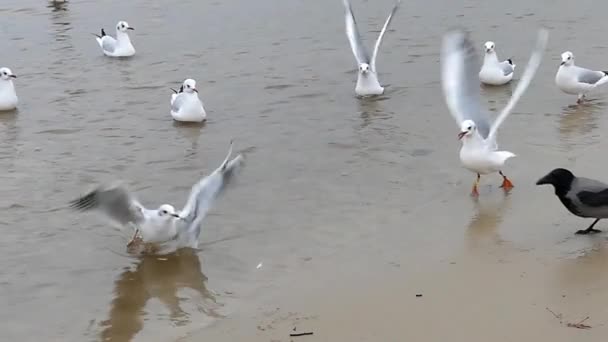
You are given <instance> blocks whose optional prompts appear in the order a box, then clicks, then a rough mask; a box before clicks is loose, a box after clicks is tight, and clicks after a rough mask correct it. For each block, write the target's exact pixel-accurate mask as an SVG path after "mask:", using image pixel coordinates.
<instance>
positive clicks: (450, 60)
mask: <svg viewBox="0 0 608 342" xmlns="http://www.w3.org/2000/svg"><path fill="white" fill-rule="evenodd" d="M548 36H549V33H548V32H547V30H544V29H542V30H540V31H539V33H538V39H537V42H536V47H535V48H534V51H533V52H532V56H531V57H530V61H529V62H528V66H527V67H526V70H525V71H524V73H523V75H522V77H521V80H520V81H519V84H518V85H517V88H516V89H515V91H514V92H513V96H512V97H511V99H510V100H509V102H508V103H507V105H506V106H505V108H504V109H503V110H502V112H500V114H499V115H498V117H497V118H496V120H494V122H493V123H492V124H491V125H490V122H489V120H488V113H487V112H486V111H485V110H482V109H481V106H480V101H479V81H478V80H477V68H478V66H479V64H478V62H477V54H476V53H475V47H474V45H473V43H472V42H471V40H470V38H469V37H468V35H467V34H465V33H463V32H458V31H455V32H451V33H448V34H447V35H446V36H445V37H444V39H443V47H442V52H441V76H442V77H441V80H442V86H443V91H444V95H445V99H446V102H447V106H448V109H449V112H450V114H452V116H453V117H454V119H456V122H457V124H458V125H459V126H460V133H459V134H458V138H459V139H460V140H462V147H461V148H460V161H461V162H462V164H463V166H464V167H465V168H467V169H468V170H470V171H472V172H475V173H476V174H477V178H476V180H475V183H474V184H473V189H472V191H471V195H473V196H478V195H479V192H478V191H477V187H478V185H479V179H480V177H481V175H483V174H489V173H494V172H498V173H499V174H500V175H501V176H502V177H503V182H502V185H501V187H502V188H504V190H505V191H508V190H510V189H511V188H512V187H513V184H512V183H511V181H510V180H509V179H508V178H507V177H506V176H505V175H504V174H503V173H502V170H501V169H502V167H503V166H504V164H505V161H506V160H507V159H509V158H511V157H514V156H515V154H513V153H511V152H509V151H498V144H497V142H496V134H497V132H498V128H499V127H500V125H501V124H502V123H503V122H504V121H505V119H506V118H507V116H508V115H509V114H510V113H511V110H512V109H513V107H514V106H515V104H516V103H517V101H518V100H519V98H520V97H521V96H522V95H523V93H524V92H525V91H526V88H527V87H528V85H529V84H530V81H532V78H533V77H534V74H535V73H536V70H537V69H538V66H539V65H540V62H541V58H542V55H543V52H544V50H545V46H546V44H547V39H548Z"/></svg>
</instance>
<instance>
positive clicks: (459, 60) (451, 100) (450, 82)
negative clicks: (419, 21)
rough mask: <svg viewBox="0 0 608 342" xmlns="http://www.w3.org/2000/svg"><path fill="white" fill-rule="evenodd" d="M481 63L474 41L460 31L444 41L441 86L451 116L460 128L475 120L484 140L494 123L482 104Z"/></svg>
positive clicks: (448, 35)
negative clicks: (480, 85)
mask: <svg viewBox="0 0 608 342" xmlns="http://www.w3.org/2000/svg"><path fill="white" fill-rule="evenodd" d="M478 68H479V62H478V57H477V53H476V52H475V46H474V45H473V42H472V41H471V39H470V37H469V36H468V35H467V34H466V33H464V32H460V31H454V32H450V33H448V34H446V35H445V37H444V38H443V46H442V49H441V84H442V86H443V93H444V96H445V101H446V103H447V106H448V109H449V112H450V114H452V116H453V117H454V119H456V123H457V124H458V125H459V128H460V124H461V123H462V122H463V121H465V120H473V122H475V125H476V126H477V129H478V130H479V133H480V134H481V136H482V137H484V138H485V137H487V136H488V134H489V132H490V121H489V120H488V114H487V113H486V111H485V110H483V111H482V109H481V106H480V102H479V79H478V70H477V69H478Z"/></svg>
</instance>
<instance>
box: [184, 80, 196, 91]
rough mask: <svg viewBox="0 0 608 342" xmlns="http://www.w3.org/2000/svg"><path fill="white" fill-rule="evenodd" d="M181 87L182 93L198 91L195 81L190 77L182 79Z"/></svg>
mask: <svg viewBox="0 0 608 342" xmlns="http://www.w3.org/2000/svg"><path fill="white" fill-rule="evenodd" d="M183 87H184V93H198V90H197V89H196V81H195V80H193V79H191V78H189V79H187V80H185V81H184V85H183Z"/></svg>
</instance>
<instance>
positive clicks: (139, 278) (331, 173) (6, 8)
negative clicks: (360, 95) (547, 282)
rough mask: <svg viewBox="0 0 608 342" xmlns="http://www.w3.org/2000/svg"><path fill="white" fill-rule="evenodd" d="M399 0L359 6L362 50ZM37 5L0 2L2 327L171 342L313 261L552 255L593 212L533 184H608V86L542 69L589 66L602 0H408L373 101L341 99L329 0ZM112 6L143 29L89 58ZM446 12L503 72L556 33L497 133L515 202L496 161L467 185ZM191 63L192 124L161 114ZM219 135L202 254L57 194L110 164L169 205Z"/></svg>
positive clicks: (70, 191) (362, 267) (584, 250)
mask: <svg viewBox="0 0 608 342" xmlns="http://www.w3.org/2000/svg"><path fill="white" fill-rule="evenodd" d="M391 3H392V1H390V0H382V1H376V2H371V1H365V2H364V1H353V7H354V10H355V14H356V15H357V17H358V21H359V25H360V27H361V30H362V33H363V35H364V36H365V37H366V38H367V43H368V45H369V46H371V45H372V40H373V39H375V36H376V35H377V32H378V30H379V28H380V26H381V24H382V22H383V20H384V18H385V17H386V15H387V13H388V11H389V9H390V6H391ZM49 4H50V3H49V2H44V1H34V0H4V1H2V3H1V4H0V15H1V16H2V21H1V22H0V40H1V41H2V42H3V44H4V45H3V46H4V47H3V48H2V52H1V53H0V60H1V62H0V64H2V65H3V66H8V67H10V68H11V69H12V70H13V72H15V73H16V74H17V75H19V78H18V79H17V81H16V87H17V91H18V95H19V98H20V101H21V102H20V106H19V110H18V111H17V112H14V113H4V114H2V115H1V116H0V169H1V170H3V172H2V175H1V176H0V191H1V193H2V198H0V209H1V210H2V213H3V214H2V216H1V217H0V226H1V227H0V229H2V233H3V234H2V239H0V250H1V251H2V259H1V260H0V268H1V269H2V272H0V296H1V297H2V298H3V305H2V306H1V307H2V309H0V322H1V323H0V331H2V336H3V339H6V340H7V341H9V340H10V341H40V340H45V341H85V340H86V341H89V340H90V341H95V340H104V341H130V340H133V341H169V340H173V339H176V338H178V337H180V336H183V335H184V334H187V333H188V332H189V331H192V330H195V329H200V328H201V327H204V326H205V325H207V324H209V323H211V322H213V321H216V320H218V319H222V317H226V316H230V315H231V314H232V313H235V312H239V310H241V308H242V307H243V306H245V305H252V304H253V305H255V303H256V298H257V295H258V294H260V293H264V292H265V291H267V290H268V289H269V288H272V284H274V283H275V282H276V281H277V280H278V279H285V278H295V279H297V277H298V276H299V275H298V270H299V269H301V268H302V267H306V265H324V266H323V267H325V268H326V269H328V270H331V269H335V270H339V272H337V271H336V272H335V275H336V276H339V275H340V274H348V273H351V274H352V272H359V273H362V275H361V277H362V278H365V272H366V270H367V269H369V270H371V269H374V268H376V267H377V265H378V264H386V263H387V262H391V261H392V260H395V259H399V260H415V261H416V262H415V264H416V265H417V267H423V266H424V262H425V260H434V259H438V258H441V257H442V256H445V255H449V254H450V253H453V252H454V251H459V250H462V249H464V250H466V251H468V252H469V253H473V254H474V253H476V251H477V250H478V249H477V248H479V243H482V244H484V246H485V247H484V249H483V250H488V249H491V246H492V244H497V245H499V244H500V245H504V244H508V245H509V246H513V249H512V251H513V252H512V253H517V252H518V251H522V250H525V251H533V252H535V253H537V254H538V255H539V256H540V257H541V258H545V259H546V260H547V262H560V260H562V259H566V260H567V262H568V263H573V262H574V263H576V260H578V258H579V257H580V256H582V257H585V258H586V259H585V260H587V259H588V258H589V254H588V252H590V251H592V250H594V249H595V248H597V245H598V244H597V240H596V241H593V242H590V241H589V239H586V238H575V237H573V236H572V232H573V231H574V230H576V229H578V228H581V227H583V226H585V224H587V222H585V221H583V220H580V219H576V218H574V217H572V216H571V215H569V214H567V213H565V211H564V210H563V209H562V208H561V206H560V204H559V203H558V202H557V201H556V200H555V199H554V198H553V197H552V195H551V192H550V190H549V189H546V188H544V189H540V188H536V187H535V186H534V185H533V184H534V182H535V180H536V179H537V178H538V177H539V176H541V175H543V174H544V173H546V172H547V171H548V170H550V169H551V168H554V167H557V166H566V167H570V168H573V169H574V170H575V171H576V172H577V173H579V174H584V175H586V176H590V177H598V178H603V179H605V180H608V175H606V172H605V167H606V166H607V165H606V160H605V158H603V155H604V153H605V151H606V148H607V147H608V140H606V139H602V131H604V130H605V129H606V128H607V126H608V119H607V117H606V95H605V94H602V93H601V92H599V93H598V95H596V96H595V100H594V101H592V102H590V103H588V104H585V105H583V106H573V104H574V102H575V98H574V97H572V96H566V95H563V94H561V93H560V92H559V91H558V90H557V89H556V87H555V86H554V84H553V77H554V73H555V71H556V69H557V66H558V62H559V54H560V53H561V52H563V51H564V50H571V51H573V52H574V53H575V54H576V56H577V62H578V64H580V65H584V66H590V67H596V68H601V67H605V65H606V63H605V62H606V56H607V55H608V51H607V48H606V46H608V44H607V43H606V40H605V18H604V16H605V15H604V14H605V13H606V10H607V9H608V4H606V3H604V2H601V1H589V0H587V1H580V2H578V6H577V7H576V8H574V7H572V2H567V1H557V2H547V1H543V2H533V1H521V0H517V1H509V2H508V3H506V2H504V1H489V2H483V3H480V2H478V1H464V2H451V1H430V2H429V1H422V0H411V1H403V4H402V8H401V10H400V11H399V12H398V14H397V16H396V18H395V20H394V21H393V26H392V30H391V31H390V32H388V33H387V35H386V37H385V41H384V44H383V46H382V48H381V52H380V57H379V60H378V66H379V70H380V81H381V82H382V83H383V84H387V85H388V88H387V93H386V94H385V95H384V96H382V97H380V98H378V99H375V100H359V99H356V98H355V97H354V96H353V95H354V85H355V79H356V75H355V73H354V70H355V65H354V60H353V57H352V56H351V52H350V49H349V47H348V45H347V40H346V37H345V34H344V28H343V12H342V5H341V3H340V1H331V2H329V1H296V0H288V1H247V0H238V1H197V0H196V1H195V0H186V1H178V2H171V4H170V5H169V4H168V2H161V1H143V0H134V1H115V0H112V1H103V2H100V1H79V0H73V1H70V2H69V3H67V4H65V5H62V6H52V5H49ZM118 20H127V21H128V22H129V23H130V24H131V26H133V27H135V28H136V31H135V32H134V33H133V34H132V40H133V43H134V45H135V47H136V49H137V55H136V56H135V57H134V58H131V59H127V60H113V59H109V58H105V57H104V56H102V54H101V53H100V51H99V50H98V46H97V45H96V43H95V41H94V39H93V36H92V35H91V33H94V32H98V30H99V28H100V27H105V28H106V29H107V30H108V31H113V30H112V29H111V28H112V27H113V26H114V25H115V23H116V22H117V21H118ZM458 25H464V26H466V27H468V28H470V29H471V30H472V33H473V36H474V38H475V39H476V41H477V42H478V43H479V46H480V50H481V46H482V44H483V42H484V41H485V40H493V41H495V42H496V43H497V50H498V53H499V55H500V56H501V57H503V58H507V57H513V58H514V60H515V62H516V64H517V65H518V69H517V70H516V78H517V77H518V76H519V74H520V73H521V71H522V70H523V68H524V67H525V64H526V61H527V58H528V56H529V53H530V51H531V48H532V44H533V40H534V37H535V31H536V28H537V27H538V26H539V25H544V26H547V27H549V28H550V29H551V36H550V43H549V48H548V51H547V54H546V56H545V59H544V63H543V65H542V66H541V68H540V70H539V72H538V74H537V77H536V79H535V80H534V82H533V84H532V85H531V87H530V89H529V91H528V93H527V94H526V95H525V96H524V97H523V99H522V100H521V102H520V104H519V105H518V106H517V107H516V109H515V111H514V113H513V114H512V115H511V117H509V119H508V121H507V122H506V124H505V125H504V126H503V129H502V130H501V132H500V134H499V139H500V143H501V146H502V147H503V148H505V149H508V150H510V151H513V152H515V153H516V154H517V155H518V157H517V158H515V159H512V160H510V161H509V163H508V167H507V168H506V169H505V172H506V173H507V174H508V175H509V176H510V177H511V178H512V179H513V181H514V183H515V186H516V188H515V189H514V191H513V192H512V193H511V195H509V196H507V197H505V196H503V195H502V193H501V192H500V191H499V189H498V188H497V186H498V185H499V183H500V178H499V177H498V176H489V177H484V178H483V179H482V183H483V187H482V189H481V193H482V195H481V199H480V200H479V202H474V201H472V200H471V199H470V198H469V197H468V192H469V190H470V185H471V184H472V181H473V175H472V174H470V173H469V172H468V171H466V170H464V169H462V168H461V167H460V164H459V161H458V154H457V151H458V148H459V143H458V141H457V139H456V133H457V126H456V125H455V124H454V122H453V121H452V118H451V117H450V116H449V115H448V114H447V111H446V109H445V105H444V102H443V97H442V94H441V90H440V81H439V66H438V58H439V56H438V51H439V43H440V38H441V35H442V34H443V32H445V30H447V29H448V28H451V27H454V26H458ZM187 77H192V78H194V79H196V80H197V81H198V87H199V89H200V95H201V97H202V99H203V101H204V102H205V105H206V108H207V111H208V114H209V116H208V122H207V124H206V125H204V126H203V127H200V126H183V125H176V124H174V123H173V122H172V120H171V118H170V116H169V105H168V104H169V96H170V94H171V92H170V90H169V87H176V86H179V84H180V83H181V82H182V81H183V79H185V78H187ZM514 85H515V84H513V85H510V86H506V87H502V88H484V89H483V95H484V96H483V99H484V101H486V102H487V104H488V106H489V107H490V108H492V109H500V108H501V107H502V106H503V105H504V104H505V103H506V101H507V100H508V98H509V96H510V94H511V89H513V87H514ZM231 138H235V139H236V146H237V148H239V149H241V150H245V151H247V166H246V168H245V169H244V170H243V172H242V173H241V177H240V179H239V181H238V182H237V184H236V186H235V187H233V188H231V189H230V191H229V192H228V193H227V194H226V196H224V197H222V198H221V199H220V200H219V202H218V204H217V206H216V208H215V209H214V210H213V211H212V213H211V215H210V216H209V217H208V219H207V221H206V222H205V227H204V228H203V233H202V236H201V240H202V251H201V252H199V253H188V252H182V253H179V254H178V255H173V256H167V257H164V258H144V259H137V258H133V257H130V256H128V255H126V254H125V252H124V245H125V243H126V241H127V238H128V236H125V235H124V234H122V233H120V232H117V231H116V230H114V229H112V228H111V227H110V226H109V225H108V224H106V223H105V220H103V219H101V218H99V217H97V216H94V215H85V214H79V213H74V212H72V211H70V210H68V209H66V208H65V204H66V203H67V202H68V201H69V200H71V199H73V198H74V197H75V196H77V195H79V194H81V193H82V191H84V190H85V189H88V188H89V187H90V186H91V184H94V183H98V182H103V181H107V180H111V179H114V178H119V179H123V180H126V181H128V182H129V184H131V186H132V188H133V189H135V190H137V192H138V195H139V197H140V198H141V199H142V201H143V202H144V203H145V204H148V205H150V206H156V205H158V204H160V203H161V202H169V203H175V204H176V205H177V206H180V205H182V204H183V202H184V201H185V198H186V195H187V192H188V191H189V188H190V186H191V184H192V183H193V182H194V181H195V180H196V179H197V177H199V176H200V175H202V174H204V173H206V172H209V171H210V170H212V169H213V168H214V167H216V166H217V164H218V163H219V162H220V161H221V159H222V158H223V156H224V153H225V151H226V148H227V146H228V142H229V140H230V139H231ZM485 237H490V239H489V240H488V239H485ZM598 239H602V238H601V237H598ZM480 241H481V242H480ZM488 241H490V242H488ZM488 244H490V248H488ZM600 245H601V244H600ZM594 255H595V256H596V257H601V256H602V253H595V254H591V256H592V257H593V256H594ZM573 260H574V261H573ZM586 262H588V260H587V261H586ZM259 263H262V267H261V268H257V267H256V266H257V265H258V264H259ZM412 263H414V262H413V261H412ZM595 264H597V265H598V272H605V270H604V269H600V266H601V265H603V263H602V262H595ZM406 269H407V268H406V265H405V264H402V265H401V268H400V270H401V272H404V270H406ZM331 273H332V272H327V274H331ZM567 278H568V277H566V276H565V275H560V279H567ZM330 281H331V278H329V279H310V278H306V279H301V282H302V283H305V284H306V283H309V284H310V285H311V286H320V285H319V283H323V282H330ZM569 286H576V284H569ZM275 290H276V289H275Z"/></svg>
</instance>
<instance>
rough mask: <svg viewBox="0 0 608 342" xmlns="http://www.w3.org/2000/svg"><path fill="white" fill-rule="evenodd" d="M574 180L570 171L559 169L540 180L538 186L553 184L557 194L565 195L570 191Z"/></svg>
mask: <svg viewBox="0 0 608 342" xmlns="http://www.w3.org/2000/svg"><path fill="white" fill-rule="evenodd" d="M574 178H575V177H574V175H573V174H572V172H570V171H569V170H566V169H562V168H558V169H554V170H553V171H551V172H549V173H548V174H546V175H545V176H544V177H542V178H541V179H539V180H538V181H537V182H536V185H543V184H551V185H553V187H554V188H555V193H556V194H565V193H566V192H568V190H570V185H571V184H572V181H573V180H574Z"/></svg>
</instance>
